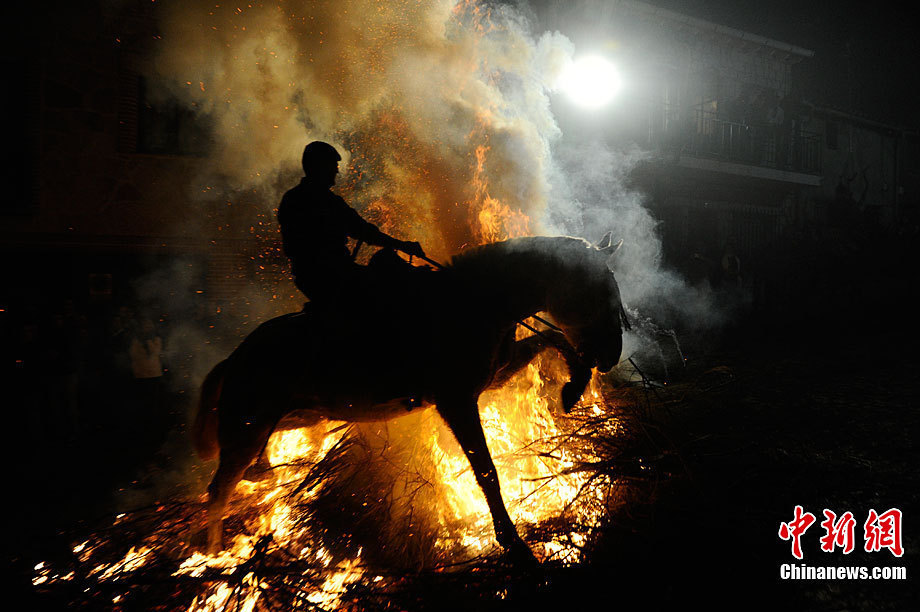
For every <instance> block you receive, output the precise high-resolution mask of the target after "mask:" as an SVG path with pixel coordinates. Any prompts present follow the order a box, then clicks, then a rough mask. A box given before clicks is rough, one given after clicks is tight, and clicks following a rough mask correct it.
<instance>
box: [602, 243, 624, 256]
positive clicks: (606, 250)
mask: <svg viewBox="0 0 920 612" xmlns="http://www.w3.org/2000/svg"><path fill="white" fill-rule="evenodd" d="M608 242H609V241H608ZM621 246H623V239H622V238H620V239H619V240H618V241H617V243H616V244H608V245H607V246H605V247H603V248H601V249H598V250H599V251H600V252H601V253H603V254H604V255H606V256H607V257H608V258H610V257H613V256H614V254H615V253H616V252H617V251H619V250H620V247H621Z"/></svg>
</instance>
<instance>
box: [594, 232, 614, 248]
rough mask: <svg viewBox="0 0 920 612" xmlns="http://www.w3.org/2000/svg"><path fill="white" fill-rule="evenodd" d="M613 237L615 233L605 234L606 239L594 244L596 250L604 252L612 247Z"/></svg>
mask: <svg viewBox="0 0 920 612" xmlns="http://www.w3.org/2000/svg"><path fill="white" fill-rule="evenodd" d="M612 235H613V232H607V233H606V234H604V237H603V238H601V239H600V240H598V241H597V242H595V243H594V248H595V249H598V250H599V251H602V250H604V249H606V248H608V247H609V246H610V237H611V236H612Z"/></svg>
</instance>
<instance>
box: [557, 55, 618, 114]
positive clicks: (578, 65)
mask: <svg viewBox="0 0 920 612" xmlns="http://www.w3.org/2000/svg"><path fill="white" fill-rule="evenodd" d="M559 87H560V88H561V89H562V90H563V91H565V92H566V94H568V96H569V97H570V98H571V99H572V101H573V102H574V103H575V104H578V105H579V106H583V107H585V108H599V107H601V106H603V105H605V104H607V103H608V102H610V101H611V100H612V99H613V96H615V95H616V93H617V91H618V90H619V89H620V76H619V75H618V74H617V71H616V68H614V67H613V64H611V63H610V62H608V61H607V60H605V59H604V58H602V57H600V56H597V55H590V56H587V57H582V58H579V59H577V60H575V61H573V62H572V63H571V64H569V65H568V66H566V68H565V70H563V72H562V77H561V78H560V79H559Z"/></svg>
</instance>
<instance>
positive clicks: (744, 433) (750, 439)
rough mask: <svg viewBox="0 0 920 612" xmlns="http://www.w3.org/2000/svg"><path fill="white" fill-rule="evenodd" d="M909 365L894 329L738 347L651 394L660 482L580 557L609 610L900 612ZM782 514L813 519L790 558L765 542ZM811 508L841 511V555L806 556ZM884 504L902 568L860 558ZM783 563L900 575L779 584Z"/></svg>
mask: <svg viewBox="0 0 920 612" xmlns="http://www.w3.org/2000/svg"><path fill="white" fill-rule="evenodd" d="M917 366H918V356H917V354H916V353H915V352H914V350H913V346H912V344H911V343H908V342H907V341H906V339H905V337H904V336H903V335H902V334H900V333H889V334H875V335H872V334H870V335H866V336H864V337H861V338H858V339H857V341H856V342H852V343H850V344H844V343H843V342H841V341H840V339H839V338H838V339H837V340H828V339H826V338H820V337H811V338H809V337H807V336H796V337H794V338H788V339H786V340H785V341H782V342H776V341H773V342H768V341H767V340H765V339H763V338H752V339H750V340H747V341H745V342H743V343H741V344H740V345H737V346H735V347H734V348H731V349H727V350H722V351H719V352H715V353H710V354H701V355H697V356H696V357H695V358H694V357H693V356H692V355H691V358H690V359H689V360H688V368H687V372H686V373H685V376H684V377H683V380H682V381H679V382H677V383H676V384H674V385H672V386H671V387H669V388H667V389H666V390H664V391H662V392H661V393H660V395H661V397H660V400H658V401H654V402H653V404H652V408H651V415H650V417H649V419H648V425H647V429H648V430H649V444H648V447H647V448H654V447H655V446H657V447H658V448H660V449H661V452H660V453H659V454H658V460H657V466H656V469H657V471H658V472H659V474H660V476H661V480H659V481H658V482H657V484H651V485H648V486H647V487H646V490H645V493H646V497H645V499H644V501H642V502H637V503H633V504H631V505H630V507H628V508H626V509H625V510H624V512H623V513H622V515H621V516H619V517H617V518H616V520H615V521H614V525H613V526H612V528H611V530H610V531H609V533H608V534H607V537H606V538H604V540H603V544H602V549H601V550H599V551H597V554H596V555H595V557H594V573H595V577H596V578H597V579H598V580H603V581H604V582H605V583H606V584H607V585H608V586H609V587H610V588H609V593H610V601H611V603H612V602H614V601H617V600H618V599H620V598H623V599H625V600H627V601H629V602H632V603H634V604H644V605H649V606H650V607H652V608H671V607H674V606H679V605H682V604H689V603H697V604H701V605H704V606H713V607H717V608H722V607H731V608H737V609H761V608H770V609H796V610H806V609H807V610H906V609H913V605H915V602H916V601H917V595H918V592H920V590H918V588H917V585H918V582H917V578H916V576H915V571H916V569H917V557H918V548H917V536H916V534H915V533H912V532H913V529H912V528H911V524H912V523H913V519H912V517H913V516H915V513H916V512H917V511H918V510H920V504H918V491H920V482H918V475H917V470H916V467H917V465H918V464H920V461H918V459H920V456H918V444H917V434H918V433H920V427H918V425H920V416H918V411H917V399H916V398H917V393H916V392H917V389H918V384H917V374H918V372H920V369H918V367H917ZM796 505H801V506H802V507H803V508H804V509H805V510H806V511H809V512H811V513H813V514H815V515H816V516H817V517H818V519H817V521H816V523H815V524H814V525H812V527H811V528H810V529H809V530H808V531H807V532H806V533H805V535H804V536H803V537H802V547H803V553H804V559H803V560H801V561H798V560H796V559H795V558H794V557H793V556H792V554H791V544H790V542H788V541H783V540H781V539H780V538H779V537H778V535H777V532H778V529H779V526H780V523H781V522H787V521H791V520H792V519H793V512H794V507H795V506H796ZM825 508H827V509H830V510H832V511H834V512H835V513H836V514H837V515H838V516H839V515H841V514H842V513H844V512H846V511H851V512H852V513H853V515H854V517H855V518H856V521H857V524H856V529H855V539H856V549H855V550H854V551H853V552H852V553H850V554H848V555H844V554H843V553H842V552H841V551H840V550H839V549H837V550H836V551H835V552H833V553H828V552H823V551H821V550H820V544H819V539H820V538H821V536H822V535H823V533H824V530H823V529H822V528H821V527H820V522H821V521H822V520H824V517H823V515H822V511H823V510H824V509H825ZM889 508H899V509H900V510H901V511H902V512H903V517H904V518H903V525H904V530H903V545H904V551H905V552H904V556H903V557H901V558H896V557H895V556H893V555H892V554H891V553H890V551H888V550H887V549H885V550H882V551H880V552H873V553H866V552H865V551H864V550H863V544H864V539H863V522H864V521H865V518H866V515H867V513H868V512H869V510H870V509H875V510H877V511H878V512H879V513H882V512H884V511H886V510H888V509H889ZM785 563H796V564H799V565H800V564H802V563H805V564H807V565H811V566H870V567H871V566H905V567H906V568H907V580H905V581H894V580H886V581H881V580H880V581H871V580H856V581H847V580H810V581H806V580H798V581H796V580H782V579H781V578H780V566H781V564H785ZM911 602H913V603H911Z"/></svg>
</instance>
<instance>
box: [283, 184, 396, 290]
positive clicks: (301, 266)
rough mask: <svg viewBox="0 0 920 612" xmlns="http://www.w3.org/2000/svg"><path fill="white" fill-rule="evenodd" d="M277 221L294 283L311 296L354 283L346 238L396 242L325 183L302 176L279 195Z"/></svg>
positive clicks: (382, 243) (383, 243)
mask: <svg viewBox="0 0 920 612" xmlns="http://www.w3.org/2000/svg"><path fill="white" fill-rule="evenodd" d="M278 223H279V224H280V225H281V238H282V241H283V246H284V254H285V255H287V256H288V257H289V258H290V259H291V268H292V271H293V273H294V283H295V284H296V285H297V288H298V289H300V290H301V291H302V292H303V293H304V295H306V296H307V297H308V298H310V299H311V300H315V299H317V298H319V299H325V298H327V297H332V296H334V295H336V294H337V293H338V292H339V290H340V289H341V288H342V287H343V284H347V283H351V282H353V277H354V276H355V272H356V271H357V268H359V266H357V265H356V264H355V263H354V262H353V261H352V257H351V254H350V253H349V252H348V243H347V240H348V237H349V236H351V237H352V238H356V239H358V240H360V241H363V242H366V243H368V244H373V245H377V246H384V247H393V248H395V247H396V246H397V241H396V240H394V239H393V238H391V237H390V236H387V235H386V234H384V233H383V232H381V231H380V230H379V229H378V228H377V226H376V225H374V224H373V223H369V222H367V221H365V220H364V219H362V218H361V215H359V214H358V213H357V212H356V211H355V210H354V209H353V208H351V207H350V206H349V205H348V204H346V203H345V200H343V199H342V198H341V197H339V196H337V195H335V194H334V193H332V192H331V191H329V188H328V187H325V186H318V185H315V184H312V183H310V182H309V181H307V179H306V178H304V179H302V180H301V181H300V184H299V185H297V186H296V187H294V188H293V189H291V190H289V191H288V192H287V193H285V194H284V197H283V198H281V204H280V206H279V207H278Z"/></svg>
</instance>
